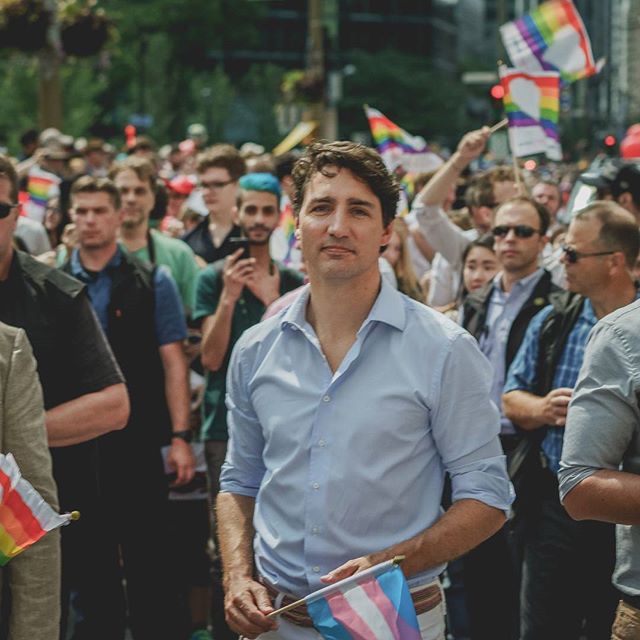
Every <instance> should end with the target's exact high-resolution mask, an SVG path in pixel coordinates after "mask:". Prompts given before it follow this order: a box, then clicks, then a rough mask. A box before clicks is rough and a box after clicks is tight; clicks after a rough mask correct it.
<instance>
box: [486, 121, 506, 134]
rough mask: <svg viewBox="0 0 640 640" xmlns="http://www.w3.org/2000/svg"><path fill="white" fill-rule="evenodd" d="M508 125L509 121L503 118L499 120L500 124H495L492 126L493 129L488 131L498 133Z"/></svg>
mask: <svg viewBox="0 0 640 640" xmlns="http://www.w3.org/2000/svg"><path fill="white" fill-rule="evenodd" d="M508 124H509V119H508V118H503V119H502V120H500V122H497V123H496V124H494V125H493V127H491V128H490V129H489V133H495V132H496V131H499V130H500V129H502V128H503V127H506V126H507V125H508Z"/></svg>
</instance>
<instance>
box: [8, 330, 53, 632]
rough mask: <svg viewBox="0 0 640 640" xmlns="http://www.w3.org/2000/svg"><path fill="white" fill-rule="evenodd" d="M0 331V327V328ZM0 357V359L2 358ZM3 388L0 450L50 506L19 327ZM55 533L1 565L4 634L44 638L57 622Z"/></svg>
mask: <svg viewBox="0 0 640 640" xmlns="http://www.w3.org/2000/svg"><path fill="white" fill-rule="evenodd" d="M2 331H3V333H4V329H3V330H2ZM4 355H5V354H2V355H0V360H4ZM7 355H8V356H9V367H8V374H7V377H6V380H5V385H4V389H3V395H4V400H5V402H4V415H3V416H2V424H0V434H2V442H1V443H0V450H2V451H3V452H5V453H7V452H10V453H12V454H13V456H14V457H15V459H16V462H17V463H18V466H19V467H20V470H21V472H22V475H23V477H24V478H25V479H26V480H28V481H29V482H30V483H31V484H32V485H33V486H34V487H35V489H36V490H37V491H38V492H39V493H40V495H41V496H42V497H43V498H44V500H45V501H46V502H47V503H48V504H49V505H50V506H51V507H52V508H53V509H56V510H57V508H58V498H57V495H56V485H55V482H54V480H53V475H52V469H51V457H50V456H49V451H48V450H47V436H46V431H45V427H44V408H43V403H42V390H41V388H40V382H39V380H38V375H37V373H36V363H35V360H34V358H33V355H32V353H31V347H30V346H29V343H28V341H27V338H26V335H25V333H24V332H23V331H22V330H19V331H18V332H17V334H16V338H15V341H14V343H13V349H12V353H10V354H7ZM59 545H60V537H59V531H52V532H50V533H48V534H47V535H46V536H45V537H44V538H43V539H42V540H40V541H39V542H38V544H36V545H34V546H32V547H30V548H29V549H27V550H26V551H24V552H23V553H21V554H20V555H18V556H17V557H16V558H14V559H13V560H12V561H11V562H10V563H9V565H8V566H7V567H6V568H5V571H6V572H7V579H8V583H9V593H10V594H11V601H12V604H11V610H10V611H11V613H10V619H9V637H10V638H25V637H29V638H33V639H34V640H50V639H51V638H57V637H58V625H59V622H60V546H59Z"/></svg>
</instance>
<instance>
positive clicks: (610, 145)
mask: <svg viewBox="0 0 640 640" xmlns="http://www.w3.org/2000/svg"><path fill="white" fill-rule="evenodd" d="M601 140H602V146H603V147H604V150H605V152H606V153H607V155H610V156H615V155H618V138H617V137H616V136H614V135H613V134H612V133H605V134H604V135H603V136H602V138H601Z"/></svg>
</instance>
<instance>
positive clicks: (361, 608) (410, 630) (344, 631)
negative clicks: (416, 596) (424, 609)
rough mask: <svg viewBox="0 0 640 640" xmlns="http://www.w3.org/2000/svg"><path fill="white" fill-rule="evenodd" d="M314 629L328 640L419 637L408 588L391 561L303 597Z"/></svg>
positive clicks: (377, 639)
mask: <svg viewBox="0 0 640 640" xmlns="http://www.w3.org/2000/svg"><path fill="white" fill-rule="evenodd" d="M305 601H306V604H307V610H308V611H309V615H310V616H311V619H312V620H313V624H314V626H315V627H316V629H317V630H318V631H319V632H320V633H321V634H322V637H323V638H326V639H327V640H351V639H353V640H363V639H365V638H366V640H420V637H421V636H420V628H419V626H418V620H417V617H416V611H415V609H414V607H413V601H412V600H411V594H410V593H409V587H408V586H407V582H406V580H405V579H404V575H403V573H402V570H401V569H400V567H399V566H398V565H397V564H396V563H394V561H393V560H389V561H388V562H383V563H381V564H378V565H376V566H375V567H371V568H370V569H367V570H366V571H363V572H362V573H358V574H356V575H355V576H351V577H350V578H346V579H345V580H341V581H340V582H336V583H335V584H333V585H330V586H328V587H325V588H324V589H320V590H319V591H316V592H315V593H312V594H311V595H309V596H307V597H306V598H305Z"/></svg>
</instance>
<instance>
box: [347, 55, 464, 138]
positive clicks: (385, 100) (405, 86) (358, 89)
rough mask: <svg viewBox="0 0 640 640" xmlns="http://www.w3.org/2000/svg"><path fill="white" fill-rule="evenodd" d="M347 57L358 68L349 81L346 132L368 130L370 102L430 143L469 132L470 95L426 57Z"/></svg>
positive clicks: (456, 80)
mask: <svg viewBox="0 0 640 640" xmlns="http://www.w3.org/2000/svg"><path fill="white" fill-rule="evenodd" d="M345 60H347V61H348V62H349V63H350V64H352V65H354V66H355V69H356V70H355V73H353V74H352V75H350V76H348V77H346V78H345V80H344V87H343V93H344V97H343V99H342V102H341V104H340V127H341V135H343V136H349V135H350V134H351V133H352V132H353V131H367V130H368V124H367V121H366V118H365V116H364V113H363V110H362V105H363V104H365V103H367V104H369V106H371V107H375V108H376V109H379V110H380V111H382V112H383V113H384V114H385V115H386V116H387V117H388V118H390V119H391V120H393V121H394V122H396V123H397V124H399V125H400V126H401V127H402V128H403V129H406V130H407V131H409V132H410V133H412V134H413V135H422V136H424V138H425V139H426V140H427V141H437V140H440V141H445V140H448V139H450V138H452V137H453V138H455V137H457V136H458V135H459V133H460V131H465V127H466V126H467V122H466V114H465V112H464V101H465V93H464V87H463V86H462V84H461V83H460V80H459V78H457V77H455V76H452V75H451V74H444V73H442V72H440V71H436V70H434V69H433V68H432V67H431V65H430V62H429V60H428V59H426V58H424V57H423V56H418V55H411V54H406V53H401V52H399V51H394V50H383V51H380V52H377V53H367V52H364V51H353V52H350V53H349V54H348V55H346V56H345Z"/></svg>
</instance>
